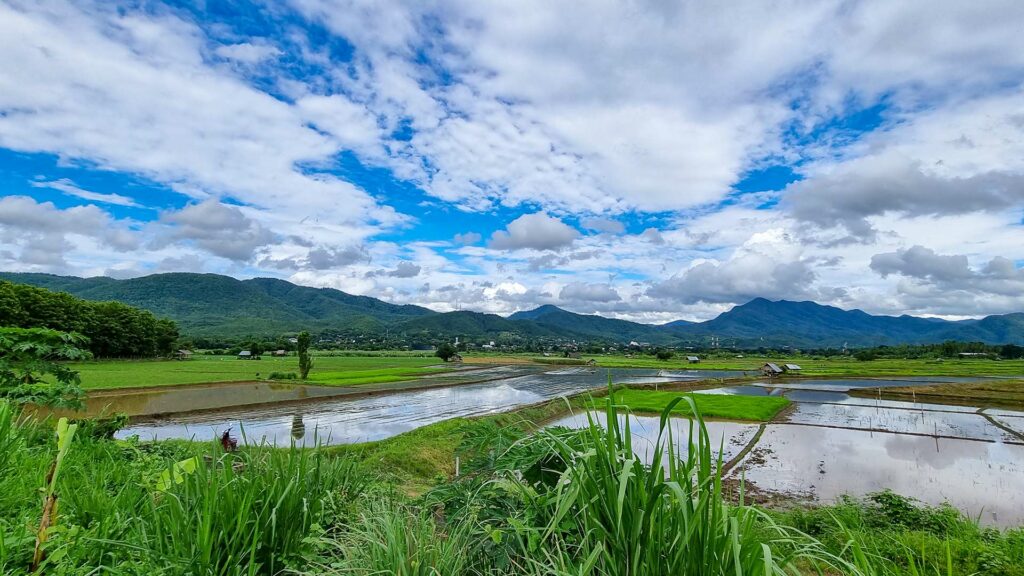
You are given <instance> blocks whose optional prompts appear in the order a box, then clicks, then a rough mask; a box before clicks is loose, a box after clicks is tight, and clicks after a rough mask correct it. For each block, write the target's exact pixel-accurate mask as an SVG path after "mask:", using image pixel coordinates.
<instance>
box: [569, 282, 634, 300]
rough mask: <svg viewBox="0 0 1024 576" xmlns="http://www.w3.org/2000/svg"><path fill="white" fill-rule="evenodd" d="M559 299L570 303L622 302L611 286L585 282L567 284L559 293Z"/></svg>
mask: <svg viewBox="0 0 1024 576" xmlns="http://www.w3.org/2000/svg"><path fill="white" fill-rule="evenodd" d="M558 297H559V298H560V299H562V300H566V301H570V302H571V301H582V302H616V301H619V300H622V296H620V295H619V293H618V291H617V290H615V288H614V287H613V286H612V285H611V284H586V283H584V282H571V283H569V284H566V285H565V287H564V288H562V291H561V292H559V293H558Z"/></svg>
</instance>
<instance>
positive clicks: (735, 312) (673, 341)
mask: <svg viewBox="0 0 1024 576" xmlns="http://www.w3.org/2000/svg"><path fill="white" fill-rule="evenodd" d="M0 279H3V280H8V281H11V282H19V283H23V284H30V285H33V286H39V287H42V288H47V289H50V290H57V291H63V292H68V293H71V294H73V295H75V296H78V297H80V298H85V299H88V300H117V301H120V302H124V303H126V304H130V305H132V306H138V307H140V308H144V309H147V310H150V311H152V312H153V313H155V314H157V315H160V316H166V317H169V318H171V319H173V320H175V321H177V322H178V324H179V326H180V327H181V330H182V332H183V333H185V334H188V335H192V336H197V337H198V336H205V337H219V338H232V337H243V336H278V335H281V334H282V333H290V332H296V331H299V330H304V329H305V330H311V331H331V332H333V333H338V334H364V335H366V334H383V333H385V332H387V333H390V334H393V335H403V334H404V335H407V336H422V337H434V338H440V337H455V336H459V337H461V338H462V339H464V340H465V339H478V340H479V339H494V338H498V337H502V336H509V335H511V336H514V337H518V338H525V339H539V338H543V339H575V340H583V341H596V342H606V343H625V342H630V341H636V342H647V343H650V344H654V345H688V344H693V345H700V344H707V343H709V342H710V341H711V339H712V337H714V338H717V341H718V343H719V345H721V346H738V347H758V346H792V347H802V348H808V347H814V348H821V347H840V346H844V345H846V346H850V347H861V346H875V345H880V344H890V345H892V344H901V343H906V344H924V343H933V342H942V341H945V340H961V341H981V342H987V343H992V344H1024V313H1014V314H1005V315H998V316H988V317H985V318H981V319H977V320H962V321H948V320H941V319H935V318H920V317H915V316H907V315H903V316H875V315H871V314H868V313H866V312H863V311H861V310H842V309H840V308H836V307H833V306H824V305H821V304H817V303H815V302H792V301H787V300H780V301H771V300H766V299H763V298H756V299H754V300H751V301H750V302H747V303H746V304H742V305H739V306H736V307H734V308H733V309H731V310H729V311H728V312H724V313H722V314H720V315H719V316H717V317H716V318H713V319H711V320H708V321H705V322H688V321H685V320H679V321H675V322H669V323H667V324H662V325H653V324H641V323H637V322H629V321H626V320H618V319H613V318H605V317H602V316H597V315H587V314H577V313H574V312H569V311H567V310H563V309H561V308H559V307H557V306H552V305H544V306H540V307H539V308H535V309H533V310H527V311H522V312H516V313H515V314H512V315H511V316H508V317H507V318H506V317H502V316H498V315H495V314H484V313H480V312H471V311H457V312H446V313H439V312H435V311H432V310H430V309H427V308H423V307H420V306H412V305H397V304H390V303H387V302H384V301H382V300H379V299H376V298H372V297H369V296H356V295H352V294H348V293H346V292H342V291H340V290H335V289H333V288H310V287H307V286H298V285H295V284H292V283H291V282H287V281H284V280H278V279H273V278H254V279H251V280H237V279H235V278H231V277H229V276H220V275H217V274H191V273H171V274H154V275H150V276H143V277H139V278H132V279H127V280H117V279H113V278H107V277H93V278H78V277H74V276H56V275H52V274H37V273H15V272H0Z"/></svg>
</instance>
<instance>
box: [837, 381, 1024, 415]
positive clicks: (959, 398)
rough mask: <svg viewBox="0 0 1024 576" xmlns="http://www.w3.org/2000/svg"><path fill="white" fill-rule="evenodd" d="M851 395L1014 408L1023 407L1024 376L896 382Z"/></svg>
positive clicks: (1023, 408)
mask: <svg viewBox="0 0 1024 576" xmlns="http://www.w3.org/2000/svg"><path fill="white" fill-rule="evenodd" d="M850 393H851V394H853V395H854V396H864V397H868V398H878V397H879V396H881V397H882V398H888V399H892V400H915V401H918V402H926V403H932V404H965V405H969V406H980V407H994V408H1015V409H1020V410H1024V380H995V381H986V382H966V383H957V384H929V385H927V386H899V387H893V388H881V390H880V391H879V389H878V388H870V389H862V390H853V391H851V392H850Z"/></svg>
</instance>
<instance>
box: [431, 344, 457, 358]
mask: <svg viewBox="0 0 1024 576" xmlns="http://www.w3.org/2000/svg"><path fill="white" fill-rule="evenodd" d="M456 353H457V351H456V350H455V346H452V345H451V344H449V343H447V342H445V343H444V344H441V345H440V346H438V347H437V352H434V356H437V357H438V358H440V359H441V360H444V361H445V362H447V361H449V360H451V359H452V357H453V356H455V354H456Z"/></svg>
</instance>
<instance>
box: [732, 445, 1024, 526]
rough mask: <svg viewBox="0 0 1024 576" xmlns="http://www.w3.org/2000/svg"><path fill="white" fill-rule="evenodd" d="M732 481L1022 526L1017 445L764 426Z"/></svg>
mask: <svg viewBox="0 0 1024 576" xmlns="http://www.w3.org/2000/svg"><path fill="white" fill-rule="evenodd" d="M732 474H733V475H735V476H738V475H740V474H742V475H743V476H744V478H745V479H746V481H747V482H750V483H752V484H754V485H755V486H757V487H758V488H761V489H763V490H771V491H777V492H784V493H789V494H805V495H808V496H811V497H813V498H815V499H818V500H820V501H823V502H831V501H833V500H834V499H836V498H837V497H838V496H841V495H843V494H850V495H854V496H863V495H865V494H868V493H870V492H877V491H879V490H884V489H886V488H888V489H891V490H893V491H894V492H897V493H899V494H903V495H907V496H912V497H914V498H917V499H918V500H921V501H923V502H927V503H929V504H940V503H942V502H944V501H948V502H950V503H951V504H953V505H954V506H956V507H957V508H959V509H960V510H962V511H964V512H966V513H968V514H969V515H971V516H978V515H980V519H981V521H982V522H983V523H985V524H990V525H1001V526H1010V525H1019V524H1020V523H1022V522H1024V446H1020V445H1011V444H1004V443H1000V442H977V441H972V440H959V439H947V438H927V437H922V436H910V435H905V434H891V433H884V432H875V433H870V432H866V431H863V430H850V429H837V428H821V427H808V426H795V425H772V426H769V427H768V428H767V430H766V431H765V433H764V435H763V436H762V437H761V440H760V441H759V442H758V445H757V448H755V449H754V452H753V455H752V456H750V457H748V458H747V459H746V460H745V461H744V462H743V464H741V465H740V466H739V467H738V468H737V469H734V470H733V471H732Z"/></svg>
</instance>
